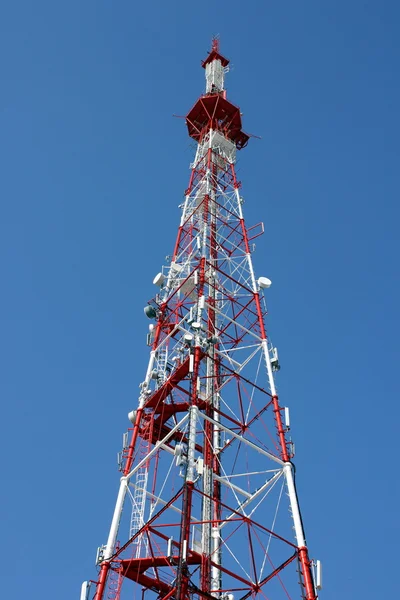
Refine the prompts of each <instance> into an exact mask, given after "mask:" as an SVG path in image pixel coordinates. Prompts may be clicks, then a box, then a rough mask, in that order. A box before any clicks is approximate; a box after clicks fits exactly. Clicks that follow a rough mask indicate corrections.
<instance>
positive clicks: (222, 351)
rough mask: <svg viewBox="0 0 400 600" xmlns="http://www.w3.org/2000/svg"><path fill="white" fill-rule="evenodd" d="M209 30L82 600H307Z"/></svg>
mask: <svg viewBox="0 0 400 600" xmlns="http://www.w3.org/2000/svg"><path fill="white" fill-rule="evenodd" d="M228 65H229V60H228V59H226V58H225V57H224V56H223V55H222V54H221V53H220V49H219V43H218V40H217V39H214V40H213V43H212V48H211V51H210V52H209V54H208V56H207V58H206V59H205V60H204V61H203V63H202V66H203V68H204V69H205V77H206V90H205V93H204V94H202V95H201V96H200V98H199V99H198V100H197V101H196V103H195V104H194V106H193V107H192V108H191V109H190V111H189V113H188V114H187V116H186V124H187V128H188V133H189V136H190V137H191V138H192V139H193V140H195V141H196V143H197V149H196V155H195V158H194V160H193V163H192V164H191V165H190V169H191V174H190V180H189V185H188V187H187V189H186V191H185V194H184V202H183V204H182V205H181V206H180V208H181V218H180V223H179V228H178V234H177V238H176V242H175V247H174V249H173V252H172V254H171V256H170V257H167V259H166V264H165V265H163V266H162V268H161V270H160V272H159V273H158V274H157V275H156V276H155V278H154V282H153V283H154V285H155V287H156V293H155V296H154V298H152V299H151V300H150V301H149V302H148V304H147V305H146V307H145V309H144V312H145V315H146V317H148V319H149V320H150V323H149V333H148V336H147V345H148V346H149V362H148V366H147V371H146V374H145V377H144V380H143V382H142V383H141V384H140V386H139V387H140V393H139V400H138V404H137V407H136V408H135V409H134V410H132V412H130V413H129V420H130V421H131V424H132V426H131V427H130V429H129V430H128V432H127V433H126V434H124V436H123V448H122V452H121V453H120V454H119V460H118V463H119V468H120V471H121V473H122V476H121V480H120V486H119V492H118V496H117V501H116V505H115V509H114V513H113V517H112V520H111V526H110V529H109V534H108V539H107V542H106V543H105V545H104V546H101V547H100V548H99V549H98V553H97V559H96V563H97V565H98V568H99V573H98V577H97V579H96V581H88V582H84V583H83V584H82V589H81V600H87V599H89V598H93V599H95V600H120V599H124V598H126V599H128V598H134V597H135V598H136V597H138V598H139V596H140V598H141V600H151V598H154V599H155V600H170V599H171V600H188V599H189V598H190V599H192V598H193V599H196V600H215V599H216V598H217V599H219V600H246V599H247V598H252V599H253V598H255V597H256V596H259V597H260V598H264V599H268V600H279V599H287V598H297V599H298V598H303V600H315V599H316V598H317V597H318V590H319V589H320V588H321V569H320V563H319V561H311V560H310V557H309V553H308V548H307V544H306V539H305V533H304V526H303V521H302V518H301V512H300V507H299V498H298V494H297V492H296V483H295V469H294V465H293V462H292V459H293V456H294V445H293V442H292V441H291V438H290V437H289V430H290V419H289V410H288V408H287V407H284V406H283V405H282V404H281V402H280V400H279V399H278V394H277V390H276V386H275V382H274V375H275V373H276V372H277V371H278V370H279V368H280V365H279V359H278V353H277V349H276V348H275V347H274V346H273V345H272V344H271V342H270V340H269V338H268V337H267V334H266V329H265V316H266V314H267V308H266V302H265V294H266V293H267V292H266V291H267V290H268V288H269V287H270V285H271V281H270V280H269V279H268V278H267V277H265V276H262V277H258V278H257V276H256V275H255V271H254V268H253V260H252V252H253V240H254V239H255V238H256V237H258V236H259V235H261V234H262V233H263V232H264V228H263V224H262V223H259V224H257V225H254V226H252V227H247V226H246V224H245V221H244V216H243V202H244V200H243V196H242V191H241V190H242V186H241V182H240V181H238V179H237V176H236V172H235V162H236V154H237V151H238V150H241V149H242V148H244V147H245V146H246V144H247V142H248V140H249V135H247V134H246V133H245V132H244V131H243V129H242V117H241V112H240V109H239V108H238V107H237V106H235V105H234V104H232V103H231V102H230V101H229V100H228V99H227V94H226V90H225V85H224V79H225V75H226V73H227V71H228Z"/></svg>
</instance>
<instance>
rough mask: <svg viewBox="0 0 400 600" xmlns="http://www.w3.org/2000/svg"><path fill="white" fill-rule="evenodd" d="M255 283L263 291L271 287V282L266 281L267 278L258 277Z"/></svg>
mask: <svg viewBox="0 0 400 600" xmlns="http://www.w3.org/2000/svg"><path fill="white" fill-rule="evenodd" d="M257 283H258V285H259V286H260V288H261V289H263V290H264V289H267V288H269V287H271V285H272V281H271V280H270V279H268V277H259V278H258V281H257Z"/></svg>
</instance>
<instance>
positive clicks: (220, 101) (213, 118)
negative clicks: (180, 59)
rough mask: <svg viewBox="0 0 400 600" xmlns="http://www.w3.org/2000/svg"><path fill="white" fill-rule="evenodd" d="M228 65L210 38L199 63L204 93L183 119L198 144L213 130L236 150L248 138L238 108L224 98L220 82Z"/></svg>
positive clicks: (217, 43) (216, 40) (223, 88)
mask: <svg viewBox="0 0 400 600" xmlns="http://www.w3.org/2000/svg"><path fill="white" fill-rule="evenodd" d="M228 65H229V60H228V59H227V58H225V57H224V56H222V54H220V52H219V40H218V38H216V37H215V38H213V40H212V44H211V50H210V52H209V53H208V56H207V58H206V59H205V60H203V62H202V67H203V68H204V69H205V71H206V73H205V75H206V92H205V94H203V95H202V96H200V98H199V99H198V100H197V102H196V103H195V105H194V106H193V107H192V108H191V110H190V111H189V113H188V114H187V115H186V125H187V128H188V133H189V136H190V137H191V138H193V139H194V140H196V141H197V142H198V143H202V141H203V139H204V138H205V137H206V136H207V135H208V134H209V132H210V131H211V130H213V131H219V132H220V133H222V135H223V136H224V137H225V138H226V139H227V140H229V141H230V142H233V144H235V146H236V148H237V149H238V150H240V149H241V148H244V146H246V144H247V142H248V141H249V136H248V135H247V133H245V132H244V131H243V130H242V114H241V112H240V108H239V107H238V106H235V105H234V104H232V103H231V102H229V100H227V98H226V90H225V87H224V79H225V73H226V72H227V71H228Z"/></svg>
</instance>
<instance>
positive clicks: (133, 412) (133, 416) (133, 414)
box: [128, 410, 137, 424]
mask: <svg viewBox="0 0 400 600" xmlns="http://www.w3.org/2000/svg"><path fill="white" fill-rule="evenodd" d="M136 413H137V411H136V410H131V412H130V413H128V419H129V420H130V422H131V423H133V424H135V422H136Z"/></svg>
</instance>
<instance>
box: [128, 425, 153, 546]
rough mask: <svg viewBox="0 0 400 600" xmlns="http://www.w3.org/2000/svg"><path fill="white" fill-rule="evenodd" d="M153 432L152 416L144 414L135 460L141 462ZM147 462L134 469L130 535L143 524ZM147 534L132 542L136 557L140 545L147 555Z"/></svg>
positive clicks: (146, 453) (147, 451)
mask: <svg viewBox="0 0 400 600" xmlns="http://www.w3.org/2000/svg"><path fill="white" fill-rule="evenodd" d="M152 434H153V417H152V416H151V415H148V414H145V415H144V416H143V419H142V432H141V440H140V446H139V451H138V456H137V462H138V463H139V462H141V461H142V460H143V459H144V458H146V456H147V455H148V454H149V451H150V446H151V439H152ZM149 462H150V460H146V461H145V462H144V463H143V465H142V466H141V467H140V469H138V470H137V471H136V477H135V483H134V491H133V498H132V514H131V524H130V530H129V536H130V537H132V536H134V535H135V533H137V532H138V531H139V530H140V529H141V528H142V527H143V525H144V514H145V509H146V491H147V481H148V477H149ZM147 541H148V540H147V536H145V535H144V534H143V533H142V534H140V535H139V536H138V537H137V538H136V539H135V540H134V542H133V545H134V548H135V547H136V551H134V554H136V558H139V557H140V554H141V549H142V546H144V548H145V555H147V545H148V544H147ZM143 542H144V543H143Z"/></svg>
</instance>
